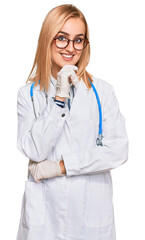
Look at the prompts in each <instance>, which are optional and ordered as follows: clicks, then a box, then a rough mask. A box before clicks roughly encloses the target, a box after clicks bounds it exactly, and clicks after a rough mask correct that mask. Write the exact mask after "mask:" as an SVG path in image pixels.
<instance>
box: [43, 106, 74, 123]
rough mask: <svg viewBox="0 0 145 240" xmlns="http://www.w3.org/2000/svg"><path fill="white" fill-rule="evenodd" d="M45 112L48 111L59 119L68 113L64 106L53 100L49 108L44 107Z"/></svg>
mask: <svg viewBox="0 0 145 240" xmlns="http://www.w3.org/2000/svg"><path fill="white" fill-rule="evenodd" d="M46 112H47V113H49V114H50V115H51V116H52V117H53V118H56V119H58V120H59V119H63V120H65V118H66V117H67V116H68V114H69V112H68V110H67V109H66V108H61V107H59V106H58V105H57V104H56V103H55V102H53V104H52V108H51V110H49V109H48V108H46Z"/></svg>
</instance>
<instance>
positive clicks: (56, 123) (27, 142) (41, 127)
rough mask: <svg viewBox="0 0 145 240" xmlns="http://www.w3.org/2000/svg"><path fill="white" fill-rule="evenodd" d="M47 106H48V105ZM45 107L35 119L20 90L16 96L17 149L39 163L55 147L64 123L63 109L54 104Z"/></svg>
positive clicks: (28, 103) (31, 108)
mask: <svg viewBox="0 0 145 240" xmlns="http://www.w3.org/2000/svg"><path fill="white" fill-rule="evenodd" d="M48 105H49V104H48ZM48 105H47V106H46V109H45V110H44V111H43V114H41V115H40V116H39V117H38V118H37V119H35V117H34V110H33V107H32V106H31V105H30V102H28V101H27V99H26V98H25V97H24V94H23V91H22V89H21V88H20V89H19V90H18V94H17V116H18V129H17V148H18V149H19V150H20V151H21V152H22V153H23V154H24V155H25V156H26V157H28V158H30V159H31V160H33V161H36V162H40V161H42V160H44V159H46V158H47V156H48V153H49V152H50V151H51V150H52V148H53V147H54V146H55V144H56V141H57V139H58V137H59V136H60V133H61V131H62V129H63V125H64V122H65V118H66V115H65V111H66V110H65V109H63V108H61V107H59V106H58V105H56V104H55V102H54V103H53V105H52V108H51V109H50V107H48Z"/></svg>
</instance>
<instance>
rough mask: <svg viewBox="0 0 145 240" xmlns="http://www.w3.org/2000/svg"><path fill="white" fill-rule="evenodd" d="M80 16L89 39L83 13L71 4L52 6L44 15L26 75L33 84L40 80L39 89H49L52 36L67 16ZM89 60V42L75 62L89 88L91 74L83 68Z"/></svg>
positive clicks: (80, 75) (80, 76)
mask: <svg viewBox="0 0 145 240" xmlns="http://www.w3.org/2000/svg"><path fill="white" fill-rule="evenodd" d="M72 17H73V18H80V19H81V20H82V21H83V22H84V24H85V27H86V35H85V36H86V37H87V39H88V41H89V29H88V24H87V22H86V19H85V17H84V15H83V13H82V12H81V11H80V10H79V9H78V8H77V7H75V6H74V5H72V4H63V5H59V6H57V7H55V8H53V9H52V10H51V11H49V12H48V14H47V15H46V17H45V19H44V22H43V24H42V28H41V31H40V35H39V39H38V44H37V51H36V55H35V59H34V63H33V66H32V69H31V72H30V74H29V76H28V79H27V81H26V83H27V82H28V81H31V82H34V81H35V82H36V83H35V86H37V85H38V84H39V80H40V79H41V81H40V90H43V89H44V87H45V89H46V91H48V89H49V85H50V77H51V74H52V73H51V70H52V62H51V50H50V49H51V43H52V41H53V38H54V37H55V36H56V34H57V33H58V32H59V30H60V29H61V28H62V27H63V25H64V23H65V22H66V21H67V20H68V19H69V18H72ZM89 60H90V44H88V45H87V47H86V48H85V49H84V50H83V51H82V54H81V57H80V59H79V61H78V63H77V64H76V66H77V67H78V71H77V76H78V78H79V79H81V78H82V79H83V81H84V82H85V84H86V86H87V87H88V89H89V88H91V84H90V82H89V80H88V77H89V79H90V80H91V82H92V81H93V80H92V75H91V74H90V73H88V72H87V71H86V70H85V69H86V66H87V65H88V63H89Z"/></svg>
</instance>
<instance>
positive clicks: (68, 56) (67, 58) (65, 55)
mask: <svg viewBox="0 0 145 240" xmlns="http://www.w3.org/2000/svg"><path fill="white" fill-rule="evenodd" d="M61 55H62V57H63V59H64V60H72V58H73V56H74V55H73V54H64V53H61Z"/></svg>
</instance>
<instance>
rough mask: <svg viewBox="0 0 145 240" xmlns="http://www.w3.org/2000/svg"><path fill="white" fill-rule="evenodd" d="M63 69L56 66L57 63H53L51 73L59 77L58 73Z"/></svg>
mask: <svg viewBox="0 0 145 240" xmlns="http://www.w3.org/2000/svg"><path fill="white" fill-rule="evenodd" d="M60 70H61V68H60V67H58V66H56V65H55V64H53V66H52V69H51V74H52V76H53V77H54V78H55V79H57V73H58V72H59V71H60Z"/></svg>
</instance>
